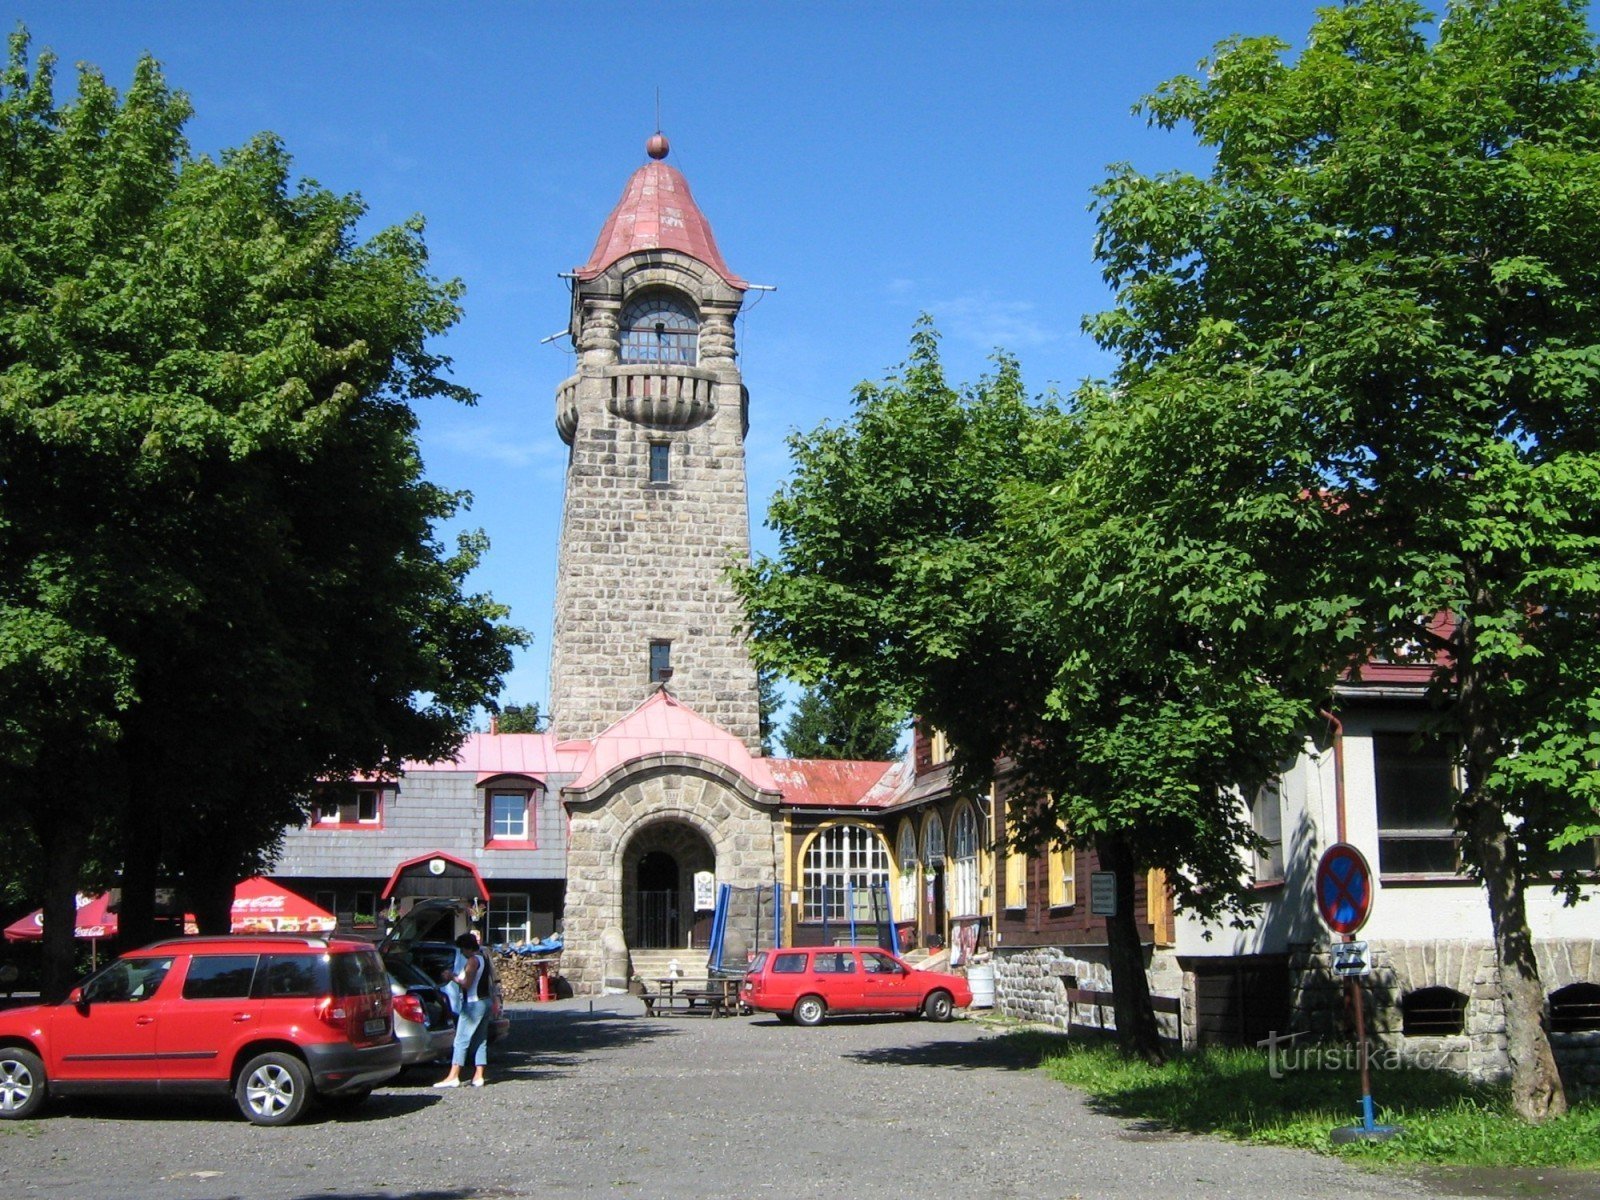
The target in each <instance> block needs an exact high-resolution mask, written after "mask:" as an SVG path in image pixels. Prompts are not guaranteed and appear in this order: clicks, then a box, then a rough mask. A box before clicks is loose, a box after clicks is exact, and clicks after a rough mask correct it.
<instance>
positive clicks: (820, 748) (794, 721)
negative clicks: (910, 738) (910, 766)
mask: <svg viewBox="0 0 1600 1200" xmlns="http://www.w3.org/2000/svg"><path fill="white" fill-rule="evenodd" d="M907 719H908V718H907V715H906V714H905V713H904V712H899V711H896V710H895V709H893V708H891V707H889V706H888V705H886V704H882V703H877V704H865V705H864V704H861V703H850V702H848V701H846V700H843V699H842V698H841V697H840V696H839V694H838V693H837V691H835V690H834V689H833V688H831V687H829V686H828V685H827V684H826V683H823V684H820V685H818V686H816V687H810V688H807V689H805V690H804V691H803V692H801V693H800V696H799V698H798V699H797V700H796V701H795V704H794V709H793V711H791V712H790V714H789V719H788V720H787V721H786V722H785V723H784V726H783V750H784V753H785V754H787V755H789V757H791V758H832V759H851V760H854V761H857V762H881V761H883V760H884V759H889V758H893V757H894V753H895V748H896V747H897V746H898V745H899V743H900V734H901V733H902V731H903V730H904V729H905V727H906V722H907Z"/></svg>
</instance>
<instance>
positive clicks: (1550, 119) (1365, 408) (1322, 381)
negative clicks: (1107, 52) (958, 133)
mask: <svg viewBox="0 0 1600 1200" xmlns="http://www.w3.org/2000/svg"><path fill="white" fill-rule="evenodd" d="M1427 24H1428V17H1427V15H1426V14H1425V13H1424V12H1423V10H1422V9H1420V8H1419V7H1418V6H1417V5H1415V4H1413V3H1410V2H1408V0H1368V2H1363V3H1354V4H1348V5H1346V6H1344V7H1341V8H1330V9H1325V10H1323V11H1322V12H1321V13H1320V15H1319V17H1318V20H1317V23H1316V26H1315V27H1314V28H1313V30H1312V32H1311V36H1310V39H1309V42H1308V44H1307V46H1306V49H1305V50H1304V52H1303V53H1302V54H1300V55H1299V57H1298V58H1294V59H1292V60H1291V59H1290V58H1289V57H1288V56H1287V54H1286V49H1287V48H1286V47H1285V46H1284V45H1283V44H1282V43H1281V42H1278V41H1276V40H1274V39H1270V38H1237V39H1233V40H1231V41H1228V42H1225V43H1223V44H1222V45H1220V46H1219V47H1218V48H1217V50H1216V53H1215V55H1214V56H1213V57H1212V59H1211V60H1210V61H1209V62H1207V63H1205V64H1204V73H1203V75H1202V76H1200V77H1183V78H1179V79H1175V80H1172V81H1170V82H1168V83H1166V84H1164V85H1163V86H1162V87H1160V88H1159V89H1158V90H1157V91H1156V92H1155V93H1154V94H1153V95H1152V96H1151V97H1150V98H1149V99H1148V100H1147V101H1146V103H1145V111H1146V112H1147V113H1148V115H1149V116H1150V118H1151V120H1152V121H1153V122H1155V123H1156V124H1158V125H1161V126H1163V127H1174V126H1177V125H1180V124H1183V125H1187V126H1188V127H1190V128H1191V129H1192V130H1193V131H1194V134H1195V136H1196V137H1197V138H1198V139H1199V141H1200V142H1201V143H1202V145H1204V146H1206V147H1207V148H1209V149H1210V150H1211V151H1212V153H1213V156H1214V157H1213V163H1212V168H1211V171H1210V173H1209V175H1207V176H1204V177H1196V176H1192V175H1188V174H1181V173H1174V174H1165V175H1158V176H1153V177H1152V176H1145V175H1142V174H1140V173H1138V172H1136V171H1135V170H1133V169H1132V168H1130V167H1121V168H1118V169H1117V170H1116V171H1115V172H1114V173H1113V174H1112V175H1111V177H1110V178H1109V179H1108V180H1107V182H1106V183H1105V184H1104V185H1103V187H1102V188H1101V189H1100V196H1099V205H1100V231H1099V241H1098V253H1099V256H1100V259H1101V262H1102V264H1103V266H1104V268H1105V272H1106V275H1107V278H1108V279H1109V281H1110V282H1111V283H1112V284H1113V286H1114V287H1115V288H1116V289H1117V304H1116V307H1115V308H1114V309H1112V310H1111V311H1109V312H1107V313H1104V314H1102V315H1100V316H1099V317H1097V318H1095V319H1094V320H1093V321H1092V322H1091V324H1090V327H1091V329H1092V330H1093V332H1094V333H1095V335H1096V336H1097V337H1098V338H1099V339H1100V341H1101V342H1102V343H1103V344H1104V345H1106V346H1107V347H1109V348H1111V349H1113V350H1114V351H1116V352H1117V353H1118V355H1119V356H1120V359H1121V364H1122V365H1121V368H1120V370H1119V373H1118V378H1117V388H1116V391H1115V392H1114V393H1112V394H1110V395H1109V396H1108V397H1107V398H1106V403H1107V405H1108V406H1110V407H1113V408H1116V409H1119V410H1121V411H1127V412H1130V413H1134V414H1138V413H1140V412H1144V411H1149V410H1150V409H1152V408H1164V409H1165V411H1166V415H1167V419H1168V420H1169V421H1170V422H1171V423H1172V425H1173V426H1174V428H1175V429H1177V430H1181V435H1180V436H1172V437H1168V438H1167V439H1166V443H1167V444H1166V446H1165V448H1164V450H1163V453H1167V454H1170V455H1171V458H1170V464H1171V468H1170V469H1171V472H1172V473H1173V474H1174V475H1175V476H1176V477H1177V478H1178V479H1180V480H1183V479H1190V478H1200V479H1212V480H1214V482H1215V484H1216V486H1217V487H1218V488H1219V489H1227V493H1228V494H1229V495H1230V498H1231V500H1232V502H1234V503H1237V504H1238V505H1241V506H1251V507H1254V508H1257V509H1277V510H1282V509H1284V508H1286V507H1292V506H1293V505H1295V504H1296V503H1301V504H1302V505H1303V506H1304V507H1306V508H1315V509H1317V510H1318V512H1319V515H1320V516H1321V517H1322V518H1325V520H1324V521H1323V522H1322V524H1323V525H1324V528H1323V530H1322V531H1321V532H1320V534H1319V540H1320V545H1321V547H1322V550H1323V551H1324V553H1323V555H1322V556H1321V557H1320V558H1318V557H1316V556H1308V555H1302V556H1299V557H1297V558H1296V559H1295V560H1293V561H1294V563H1295V572H1296V578H1294V579H1292V580H1284V581H1280V582H1285V583H1289V584H1292V585H1293V586H1294V587H1297V588H1298V589H1300V591H1301V592H1302V594H1303V595H1304V596H1306V597H1311V596H1320V597H1322V598H1324V600H1325V601H1327V602H1332V603H1335V604H1337V605H1339V606H1341V607H1342V608H1344V609H1345V610H1346V611H1348V612H1349V613H1350V614H1352V616H1353V617H1354V618H1355V619H1356V620H1357V622H1358V628H1357V630H1356V631H1355V636H1354V638H1353V639H1351V641H1352V642H1353V644H1355V645H1358V646H1359V647H1361V648H1364V649H1366V650H1377V651H1381V652H1383V653H1385V654H1388V655H1390V656H1404V655H1406V654H1408V653H1412V654H1415V653H1416V651H1415V650H1413V649H1412V647H1419V648H1420V651H1421V660H1422V661H1430V662H1434V663H1436V664H1437V671H1436V677H1435V700H1436V703H1437V706H1438V710H1439V715H1438V720H1437V726H1438V728H1439V729H1440V730H1442V731H1443V732H1445V733H1448V734H1450V735H1452V736H1454V737H1455V738H1456V739H1457V741H1458V743H1459V744H1460V746H1461V748H1462V749H1461V766H1462V769H1463V773H1464V777H1465V780H1466V787H1465V791H1464V794H1463V798H1462V802H1461V804H1460V806H1459V809H1458V820H1459V822H1460V826H1461V829H1462V831H1463V833H1464V834H1465V845H1466V850H1467V855H1468V858H1469V860H1470V861H1471V863H1472V864H1473V865H1474V867H1475V869H1476V870H1477V871H1478V872H1479V874H1480V875H1481V877H1482V878H1483V880H1484V883H1485V885H1486V889H1487V895H1488V898H1489V907H1490V911H1491V917H1492V920H1493V930H1494V937H1495V942H1496V946H1497V949H1498V955H1499V960H1500V990H1501V997H1502V1000H1503V1002H1504V1004H1505V1008H1506V1014H1507V1022H1508V1039H1509V1043H1510V1046H1509V1053H1510V1058H1511V1063H1512V1069H1513V1077H1514V1078H1513V1090H1514V1093H1515V1096H1516V1100H1517V1104H1518V1107H1519V1110H1520V1111H1521V1112H1522V1113H1523V1114H1524V1115H1526V1116H1528V1117H1531V1118H1539V1117H1542V1116H1544V1115H1546V1114H1550V1113H1555V1112H1559V1111H1560V1110H1561V1109H1562V1108H1563V1107H1564V1101H1563V1097H1562V1094H1561V1085H1560V1080H1559V1077H1558V1076H1557V1074H1556V1072H1555V1068H1554V1063H1553V1061H1552V1059H1551V1056H1550V1051H1549V1047H1548V1043H1547V1040H1546V1039H1545V1037H1544V1034H1543V1031H1542V1030H1541V1028H1540V1026H1539V1016H1540V1008H1541V1004H1542V999H1543V997H1542V994H1541V991H1540V988H1539V983H1538V976H1537V966H1536V963H1535V962H1534V957H1533V950H1532V938H1531V935H1530V932H1529V928H1528V922H1527V916H1526V911H1525V899H1524V898H1525V894H1526V891H1527V888H1528V887H1529V886H1530V885H1531V884H1532V882H1533V881H1534V880H1536V879H1537V878H1539V877H1540V876H1541V875H1542V873H1543V872H1544V871H1545V870H1546V869H1547V867H1548V866H1549V863H1550V856H1551V854H1552V853H1553V852H1557V851H1559V850H1560V849H1561V848H1562V847H1564V846H1570V845H1573V844H1575V843H1577V842H1579V841H1580V840H1581V839H1585V838H1590V837H1593V836H1594V835H1596V834H1597V833H1600V772H1597V770H1596V766H1597V753H1600V721H1597V718H1600V674H1597V672H1596V668H1597V667H1600V623H1597V621H1596V616H1597V612H1600V604H1597V598H1600V569H1597V567H1596V563H1597V562H1600V541H1597V538H1600V489H1597V487H1596V483H1597V481H1600V474H1597V473H1600V457H1597V451H1600V407H1597V398H1600V388H1597V382H1600V287H1597V285H1600V257H1597V256H1596V254H1595V252H1594V247H1595V245H1596V244H1597V238H1600V88H1597V84H1596V78H1595V66H1596V57H1595V45H1594V38H1593V35H1592V34H1591V32H1590V30H1589V29H1588V27H1587V24H1586V21H1585V14H1584V7H1583V5H1582V4H1580V3H1576V2H1568V0H1464V2H1462V3H1457V4H1455V5H1453V6H1452V7H1451V8H1450V9H1449V10H1448V13H1447V14H1446V16H1445V18H1444V19H1443V20H1442V22H1441V23H1440V25H1439V27H1438V30H1437V36H1436V37H1435V36H1430V35H1429V33H1428V31H1427V28H1426V26H1427ZM1146 432H1147V433H1148V432H1150V431H1149V430H1148V429H1147V430H1146ZM1158 436H1159V435H1158ZM1141 440H1142V439H1141ZM1252 461H1253V464H1254V465H1253V470H1250V469H1247V470H1246V471H1245V472H1244V473H1243V474H1242V475H1233V474H1230V473H1229V472H1228V471H1227V470H1226V467H1227V466H1228V464H1232V463H1241V464H1244V465H1245V466H1246V467H1247V468H1248V467H1249V464H1250V463H1251V462H1252ZM1170 512H1171V515H1172V516H1174V517H1182V516H1183V515H1184V514H1183V513H1182V511H1181V509H1173V510H1170ZM1189 527H1191V526H1190V525H1189V524H1188V523H1185V522H1184V521H1182V520H1179V521H1176V522H1166V523H1164V529H1163V531H1162V532H1161V533H1160V534H1159V536H1163V537H1167V536H1182V531H1183V530H1184V529H1186V528H1189ZM1236 532H1237V533H1240V534H1244V535H1245V536H1248V534H1249V525H1248V524H1246V525H1245V526H1242V527H1241V528H1240V529H1239V530H1237V531H1236ZM1233 536H1234V535H1232V534H1230V535H1229V540H1230V541H1231V540H1233ZM1286 611H1289V612H1291V613H1294V614H1296V615H1297V616H1298V615H1300V614H1301V613H1303V606H1302V607H1299V608H1296V607H1295V606H1294V605H1293V604H1291V606H1290V608H1289V609H1288V610H1286ZM1441 612H1448V613H1450V614H1451V615H1452V617H1453V624H1452V625H1451V627H1450V628H1449V629H1447V630H1444V631H1441V630H1439V629H1436V628H1431V627H1430V622H1432V620H1433V618H1434V617H1435V615H1436V614H1438V613H1441ZM1275 624H1276V626H1277V628H1278V630H1279V631H1280V633H1281V636H1284V637H1288V636H1308V637H1323V635H1324V634H1326V635H1328V636H1326V637H1323V646H1324V648H1325V650H1326V652H1327V653H1328V654H1329V655H1330V657H1333V656H1335V655H1336V654H1337V653H1338V652H1339V651H1340V649H1341V648H1342V647H1344V646H1346V645H1348V644H1350V643H1347V642H1345V641H1344V640H1343V635H1347V634H1348V633H1349V632H1350V631H1348V630H1339V629H1338V628H1337V626H1338V622H1337V621H1329V622H1326V623H1324V624H1323V625H1322V627H1321V633H1319V632H1318V631H1317V630H1314V629H1307V628H1306V627H1305V626H1304V625H1303V624H1300V623H1296V622H1288V621H1282V620H1277V621H1275ZM1571 882H1572V881H1571V880H1569V884H1570V883H1571Z"/></svg>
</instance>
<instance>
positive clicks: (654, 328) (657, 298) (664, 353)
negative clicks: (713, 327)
mask: <svg viewBox="0 0 1600 1200" xmlns="http://www.w3.org/2000/svg"><path fill="white" fill-rule="evenodd" d="M618 324H619V326H620V333H621V346H620V349H619V352H618V358H619V359H620V361H622V362H625V363H675V364H678V365H680V366H689V367H692V366H694V365H695V363H697V362H698V361H699V360H700V322H699V320H698V319H697V318H696V316H695V312H694V308H693V306H692V305H691V304H690V303H689V301H688V300H687V299H685V298H684V297H683V296H680V295H677V294H676V293H673V292H666V291H661V290H654V291H647V292H641V293H640V294H639V295H637V296H635V297H634V298H633V299H632V300H629V301H628V303H627V304H625V305H623V308H622V317H621V319H620V321H619V322H618Z"/></svg>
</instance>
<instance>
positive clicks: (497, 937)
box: [484, 892, 533, 946]
mask: <svg viewBox="0 0 1600 1200" xmlns="http://www.w3.org/2000/svg"><path fill="white" fill-rule="evenodd" d="M484 928H485V930H486V933H487V937H488V942H489V944H490V945H491V946H499V945H504V944H509V945H513V946H516V945H521V944H523V943H525V942H531V941H533V898H532V897H531V896H530V895H529V894H528V893H527V892H490V893H489V915H488V924H487V925H485V926H484Z"/></svg>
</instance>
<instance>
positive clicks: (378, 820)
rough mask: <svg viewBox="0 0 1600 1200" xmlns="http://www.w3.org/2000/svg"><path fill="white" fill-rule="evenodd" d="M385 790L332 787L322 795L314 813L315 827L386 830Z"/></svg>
mask: <svg viewBox="0 0 1600 1200" xmlns="http://www.w3.org/2000/svg"><path fill="white" fill-rule="evenodd" d="M387 790H388V789H387V788H384V787H361V788H350V787H338V786H336V785H335V786H329V787H328V788H327V789H326V790H325V791H323V792H321V793H320V794H319V795H318V796H317V798H316V802H315V807H314V808H313V809H312V812H311V823H312V824H313V825H340V826H349V825H367V826H371V827H373V828H382V826H383V809H384V804H385V801H384V792H386V791H387Z"/></svg>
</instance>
